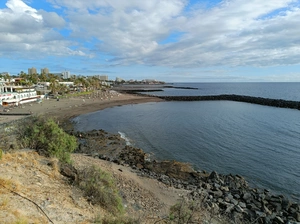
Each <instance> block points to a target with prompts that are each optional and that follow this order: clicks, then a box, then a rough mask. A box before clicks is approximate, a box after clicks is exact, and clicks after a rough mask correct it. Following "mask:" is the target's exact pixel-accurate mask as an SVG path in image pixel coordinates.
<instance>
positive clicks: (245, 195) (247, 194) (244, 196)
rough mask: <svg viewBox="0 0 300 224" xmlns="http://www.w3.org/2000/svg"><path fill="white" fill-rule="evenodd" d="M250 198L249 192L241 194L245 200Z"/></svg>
mask: <svg viewBox="0 0 300 224" xmlns="http://www.w3.org/2000/svg"><path fill="white" fill-rule="evenodd" d="M251 198H252V195H251V193H248V192H247V193H245V194H244V195H243V199H244V200H245V201H248V200H250V199H251Z"/></svg>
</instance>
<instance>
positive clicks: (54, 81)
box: [50, 78, 59, 94]
mask: <svg viewBox="0 0 300 224" xmlns="http://www.w3.org/2000/svg"><path fill="white" fill-rule="evenodd" d="M58 87H59V83H58V80H57V79H55V78H52V79H51V80H50V91H51V92H52V94H57V91H58Z"/></svg>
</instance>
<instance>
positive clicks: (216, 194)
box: [210, 190, 223, 198]
mask: <svg viewBox="0 0 300 224" xmlns="http://www.w3.org/2000/svg"><path fill="white" fill-rule="evenodd" d="M210 193H211V194H212V195H213V196H214V197H215V198H220V197H222V195H223V192H222V191H220V190H217V191H211V192H210Z"/></svg>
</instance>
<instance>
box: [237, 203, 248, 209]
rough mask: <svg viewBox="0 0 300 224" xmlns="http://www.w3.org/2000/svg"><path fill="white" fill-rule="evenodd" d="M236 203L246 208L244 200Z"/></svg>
mask: <svg viewBox="0 0 300 224" xmlns="http://www.w3.org/2000/svg"><path fill="white" fill-rule="evenodd" d="M238 205H239V206H241V208H246V204H245V203H244V202H239V204H238Z"/></svg>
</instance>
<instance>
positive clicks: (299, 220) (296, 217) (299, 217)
mask: <svg viewBox="0 0 300 224" xmlns="http://www.w3.org/2000/svg"><path fill="white" fill-rule="evenodd" d="M293 217H294V218H295V219H296V220H297V222H300V212H295V213H294V214H293Z"/></svg>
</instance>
